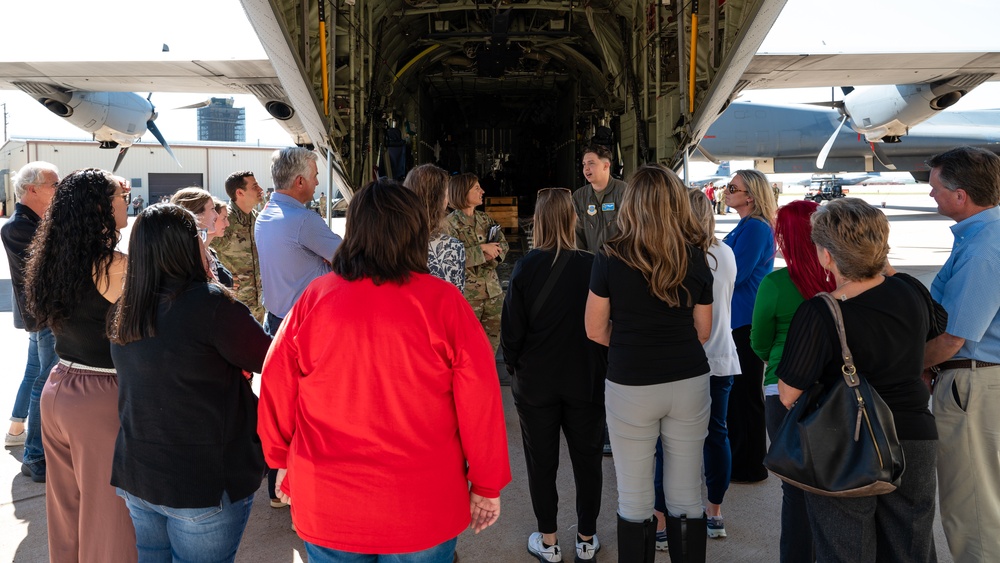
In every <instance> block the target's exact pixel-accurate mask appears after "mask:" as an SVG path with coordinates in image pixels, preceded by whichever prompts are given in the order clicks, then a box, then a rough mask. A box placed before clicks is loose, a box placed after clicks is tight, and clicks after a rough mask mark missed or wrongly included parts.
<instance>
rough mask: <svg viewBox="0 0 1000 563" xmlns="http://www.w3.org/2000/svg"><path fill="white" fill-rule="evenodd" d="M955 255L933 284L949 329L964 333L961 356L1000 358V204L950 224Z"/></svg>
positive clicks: (952, 255)
mask: <svg viewBox="0 0 1000 563" xmlns="http://www.w3.org/2000/svg"><path fill="white" fill-rule="evenodd" d="M951 232H952V234H954V235H955V244H954V245H953V246H952V249H951V256H949V257H948V261H947V262H945V263H944V266H942V267H941V271H939V272H938V275H937V276H936V277H935V278H934V283H932V284H931V297H933V298H934V300H935V301H937V302H938V303H941V305H943V306H944V308H945V310H946V311H948V329H947V332H948V334H950V335H952V336H957V337H960V338H964V339H965V344H964V345H962V347H961V348H960V349H959V350H958V353H957V354H955V357H956V358H966V359H970V360H979V361H981V362H994V363H1000V290H998V289H997V280H998V279H1000V245H998V244H997V242H998V241H1000V207H993V208H990V209H987V210H985V211H981V212H979V213H977V214H975V215H973V216H972V217H969V218H968V219H965V220H964V221H960V222H958V223H956V224H954V225H952V226H951Z"/></svg>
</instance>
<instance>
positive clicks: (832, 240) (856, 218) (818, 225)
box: [811, 197, 889, 280]
mask: <svg viewBox="0 0 1000 563" xmlns="http://www.w3.org/2000/svg"><path fill="white" fill-rule="evenodd" d="M811 222H812V241H813V244H815V245H817V246H820V247H822V248H825V249H826V250H827V252H829V253H830V256H831V257H833V261H834V262H835V263H836V264H837V270H839V271H840V275H841V276H843V277H845V278H847V279H848V280H864V279H870V278H873V277H875V276H877V275H879V273H881V272H882V270H883V269H885V260H886V257H888V255H889V220H888V219H886V217H885V214H884V213H882V212H881V211H879V210H878V209H875V208H874V207H872V206H871V205H869V204H868V203H867V202H865V201H864V200H861V199H858V198H856V197H845V198H841V199H835V200H833V201H831V202H829V203H827V204H826V205H823V206H820V208H819V209H817V210H816V212H815V213H813V215H812V219H811Z"/></svg>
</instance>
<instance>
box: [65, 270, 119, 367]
mask: <svg viewBox="0 0 1000 563" xmlns="http://www.w3.org/2000/svg"><path fill="white" fill-rule="evenodd" d="M85 284H86V286H87V287H86V288H85V292H84V295H83V300H81V301H80V302H79V303H77V305H76V307H74V308H73V312H72V313H70V315H69V318H67V319H66V320H64V321H63V322H62V323H60V326H59V330H58V331H53V332H55V335H56V355H57V356H59V358H61V359H63V360H66V361H67V362H75V363H79V364H84V365H88V366H91V367H95V368H107V369H114V367H115V363H114V362H113V361H111V347H110V346H109V343H108V330H107V318H108V311H110V310H111V307H112V305H114V303H112V302H110V301H108V300H107V299H105V298H104V296H103V295H101V292H99V291H97V286H96V285H94V282H93V281H92V280H88V281H86V282H85Z"/></svg>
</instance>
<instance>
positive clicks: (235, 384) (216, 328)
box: [111, 283, 271, 508]
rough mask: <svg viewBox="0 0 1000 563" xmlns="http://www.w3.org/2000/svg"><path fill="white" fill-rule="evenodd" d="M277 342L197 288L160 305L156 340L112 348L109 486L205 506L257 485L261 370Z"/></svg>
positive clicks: (211, 291) (246, 314) (245, 313)
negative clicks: (114, 375)
mask: <svg viewBox="0 0 1000 563" xmlns="http://www.w3.org/2000/svg"><path fill="white" fill-rule="evenodd" d="M270 344H271V337H269V336H268V335H267V334H266V333H265V332H264V329H263V328H261V326H260V325H259V324H257V321H255V320H254V318H253V317H252V316H251V314H250V310H249V309H247V308H246V306H245V305H243V304H242V303H240V302H238V301H233V300H231V299H229V298H228V297H227V296H226V295H223V290H222V289H221V288H219V287H218V286H216V285H214V284H206V283H202V284H196V285H194V286H192V287H190V288H188V289H187V290H186V291H184V292H183V293H181V294H180V295H178V296H177V298H176V299H174V300H173V301H167V300H164V301H163V302H162V303H161V304H160V306H159V308H158V309H157V318H156V336H153V337H149V338H144V339H142V340H138V341H136V342H131V343H129V344H126V345H124V346H120V345H117V344H112V346H111V354H112V356H114V359H115V365H116V366H117V367H118V415H119V419H120V420H121V430H120V431H119V432H118V439H117V440H116V441H115V456H114V461H113V464H112V469H111V484H112V485H114V486H116V487H121V488H122V489H124V490H126V491H128V492H129V493H131V494H133V495H135V496H137V497H139V498H141V499H143V500H145V501H147V502H151V503H153V504H160V505H166V506H171V507H174V508H203V507H206V506H212V505H214V504H217V503H218V502H219V501H220V500H221V498H222V493H223V491H226V492H228V493H229V498H230V499H232V500H233V501H236V500H239V499H242V498H246V497H247V496H249V495H250V494H251V493H253V492H254V491H256V490H257V488H258V487H259V486H260V480H261V476H262V475H263V470H264V458H263V453H262V452H261V446H260V440H259V438H258V437H257V433H256V428H257V399H256V397H255V396H254V394H253V391H252V390H251V389H250V383H249V381H247V379H246V377H244V375H243V371H242V370H247V371H249V372H259V371H260V370H261V367H262V366H263V363H264V356H265V355H266V354H267V349H268V347H269V346H270Z"/></svg>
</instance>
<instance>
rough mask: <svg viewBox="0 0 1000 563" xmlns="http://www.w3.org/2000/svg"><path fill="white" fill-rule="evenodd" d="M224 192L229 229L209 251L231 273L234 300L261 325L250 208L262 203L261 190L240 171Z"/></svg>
mask: <svg viewBox="0 0 1000 563" xmlns="http://www.w3.org/2000/svg"><path fill="white" fill-rule="evenodd" d="M226 193H227V194H228V195H229V204H228V206H227V207H228V209H229V223H230V227H229V229H227V230H226V234H225V236H222V237H218V238H216V239H215V240H213V241H212V248H214V249H215V251H216V252H217V253H218V254H219V261H221V262H222V264H223V265H224V266H225V267H226V268H228V269H229V271H230V272H232V273H233V291H234V292H235V293H236V298H237V299H239V300H240V302H241V303H243V304H244V305H246V306H247V307H249V308H250V311H251V312H252V313H253V316H254V318H256V319H257V321H258V322H263V320H264V308H263V306H262V305H261V295H262V293H261V288H260V262H259V261H258V259H257V241H256V240H254V233H253V228H254V222H255V221H256V220H257V211H256V210H255V209H254V206H256V205H257V204H258V203H260V202H261V201H263V197H264V190H263V189H262V188H261V187H260V184H258V183H257V179H256V178H254V175H253V172H247V171H243V172H234V173H232V174H230V175H229V178H226Z"/></svg>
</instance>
